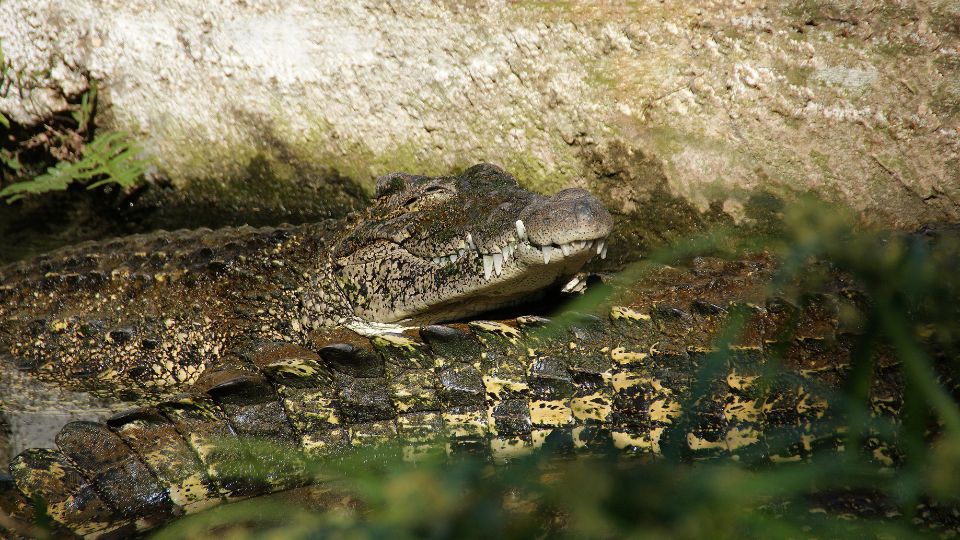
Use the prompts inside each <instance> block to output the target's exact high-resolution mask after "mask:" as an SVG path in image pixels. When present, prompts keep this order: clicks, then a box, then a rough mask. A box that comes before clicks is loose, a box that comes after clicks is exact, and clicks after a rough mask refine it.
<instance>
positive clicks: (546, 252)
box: [541, 246, 553, 264]
mask: <svg viewBox="0 0 960 540" xmlns="http://www.w3.org/2000/svg"><path fill="white" fill-rule="evenodd" d="M541 249H542V250H543V264H550V254H551V253H553V248H552V247H550V246H543V248H541Z"/></svg>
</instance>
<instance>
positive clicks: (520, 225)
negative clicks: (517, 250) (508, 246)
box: [516, 219, 527, 240]
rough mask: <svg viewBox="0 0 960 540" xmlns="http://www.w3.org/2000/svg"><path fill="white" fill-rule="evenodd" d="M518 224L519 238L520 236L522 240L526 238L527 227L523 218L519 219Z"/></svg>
mask: <svg viewBox="0 0 960 540" xmlns="http://www.w3.org/2000/svg"><path fill="white" fill-rule="evenodd" d="M516 225H517V238H519V239H520V240H526V239H527V228H526V227H524V225H523V220H520V219H518V220H517V223H516Z"/></svg>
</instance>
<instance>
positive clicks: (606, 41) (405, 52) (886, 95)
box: [0, 0, 960, 246]
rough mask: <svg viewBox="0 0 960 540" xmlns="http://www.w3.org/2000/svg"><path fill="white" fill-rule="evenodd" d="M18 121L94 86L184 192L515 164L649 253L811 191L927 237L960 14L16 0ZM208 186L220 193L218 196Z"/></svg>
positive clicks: (888, 7)
mask: <svg viewBox="0 0 960 540" xmlns="http://www.w3.org/2000/svg"><path fill="white" fill-rule="evenodd" d="M0 20H3V21H6V22H5V23H4V24H3V25H0V40H2V46H3V50H4V53H5V55H6V61H7V63H8V64H9V68H8V78H11V79H12V80H8V81H7V82H5V83H4V85H3V86H2V87H0V90H2V95H0V112H3V113H4V114H5V115H7V116H9V117H11V118H12V119H14V120H15V121H16V122H19V123H21V124H23V125H29V124H31V123H36V122H40V121H42V120H43V119H44V118H45V117H48V116H49V115H51V114H56V113H57V112H60V111H62V110H65V109H66V108H68V107H69V105H68V103H67V101H65V99H64V95H68V96H69V95H76V94H78V93H81V92H83V91H84V90H85V88H86V87H87V84H88V82H87V81H88V79H89V78H93V79H96V80H97V81H98V82H99V88H100V97H101V102H100V113H99V115H98V117H97V122H98V126H99V127H100V129H121V130H126V131H129V132H131V133H133V134H134V135H135V136H136V137H137V138H138V139H139V140H141V141H142V142H143V143H144V144H145V146H146V148H147V150H148V152H149V153H150V154H152V155H154V156H156V157H157V158H158V159H157V161H156V162H157V167H158V172H159V173H160V175H162V176H164V177H166V178H167V179H169V180H170V181H171V182H172V184H173V185H174V186H177V187H181V188H183V187H185V186H188V185H191V184H193V185H200V186H209V185H217V186H221V185H223V184H226V185H227V186H228V188H229V185H231V182H234V181H237V180H241V181H246V182H248V183H249V177H250V173H249V171H250V169H251V163H258V164H260V165H261V166H262V167H266V168H267V169H268V170H269V174H264V175H262V176H263V178H266V179H268V180H264V181H269V179H273V178H280V179H282V178H284V177H288V178H294V177H296V175H297V174H298V171H302V170H304V169H307V170H311V169H315V168H318V167H320V168H323V169H324V170H332V171H336V173H337V174H340V175H343V176H345V177H348V178H350V179H352V180H354V181H356V182H357V183H359V184H360V185H361V186H363V187H364V188H365V189H367V190H369V189H370V188H371V187H372V180H373V178H374V177H375V176H376V175H379V174H382V173H385V172H389V171H394V170H408V171H416V172H419V173H423V174H439V173H447V172H449V171H450V170H451V169H460V168H464V167H466V166H469V165H470V164H472V163H475V162H477V161H493V162H497V163H500V164H501V165H503V166H504V167H506V168H507V169H509V170H511V171H512V172H514V173H515V174H516V175H517V176H518V177H519V178H520V179H521V182H523V183H525V184H526V185H527V186H528V187H533V188H535V189H538V190H541V191H544V192H552V191H556V190H558V189H560V188H562V187H568V186H580V187H586V188H588V189H591V190H593V191H595V192H597V193H599V194H601V195H602V196H603V197H605V199H606V202H607V203H608V204H609V205H610V207H611V209H612V210H614V211H615V212H616V213H618V214H619V215H621V216H622V218H623V220H625V221H630V222H632V223H633V224H634V227H632V228H630V227H625V228H623V232H622V233H621V235H622V239H621V240H622V241H625V242H626V243H628V244H631V245H642V246H649V245H655V244H657V243H660V242H662V241H664V240H667V239H670V238H673V237H676V236H679V235H682V234H686V233H687V232H689V231H691V230H694V229H696V228H698V227H700V226H702V225H704V224H708V223H712V222H717V221H720V222H734V223H738V224H751V223H754V222H757V221H758V220H759V221H762V220H764V219H767V218H769V217H771V216H773V217H774V218H775V217H776V216H777V215H778V212H779V211H780V210H781V209H782V208H783V205H785V204H789V201H790V200H792V199H793V198H794V197H796V196H798V195H800V194H803V193H813V194H816V195H818V196H820V197H823V198H826V199H828V200H831V201H835V202H840V203H843V204H845V205H847V206H849V207H851V208H853V209H854V210H855V211H857V212H859V213H860V215H861V217H862V218H863V219H864V221H866V222H869V223H875V224H883V225H887V226H891V225H892V226H897V227H902V228H912V227H916V226H918V225H920V224H923V223H929V222H938V221H957V220H958V219H960V154H958V151H960V134H958V129H960V69H958V68H960V22H958V21H960V7H958V6H957V4H956V3H955V2H951V1H948V0H940V1H928V2H896V1H888V2H873V1H870V0H864V1H852V0H850V1H847V0H809V1H802V0H801V1H781V2H774V1H767V2H762V1H758V0H738V1H736V2H727V1H723V2H689V3H688V2H639V3H637V4H632V3H631V5H630V6H629V7H627V6H620V7H618V6H616V5H605V6H604V7H596V6H594V5H592V4H583V5H569V4H566V3H564V4H559V3H558V4H552V3H536V2H529V3H524V2H520V3H515V4H514V3H511V4H502V3H496V2H494V3H487V2H436V3H433V2H389V3H388V2H347V3H334V2H329V3H328V2H319V1H308V2H302V3H296V4H290V3H287V2H279V1H272V2H271V1H260V2H247V1H244V0H235V1H230V0H224V1H221V2H217V3H206V2H203V3H198V2H189V1H186V0H180V1H176V0H164V1H160V2H155V1H152V0H151V1H147V0H133V1H123V2H120V1H111V0H76V1H71V2H62V1H52V0H4V1H3V3H2V4H0ZM211 182H212V184H211Z"/></svg>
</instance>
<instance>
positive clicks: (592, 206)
mask: <svg viewBox="0 0 960 540" xmlns="http://www.w3.org/2000/svg"><path fill="white" fill-rule="evenodd" d="M612 227H613V220H612V218H611V217H610V213H609V212H607V210H606V209H605V208H604V207H603V205H602V204H601V203H600V201H599V200H597V199H596V198H595V197H593V196H592V195H590V193H588V192H587V191H585V190H582V189H566V190H563V191H561V192H559V193H557V194H556V195H554V196H552V197H546V196H543V195H538V194H536V193H532V192H530V191H526V190H524V189H522V188H520V186H519V185H518V184H517V181H516V179H515V178H514V177H513V176H511V175H510V174H508V173H507V172H506V171H504V170H502V169H500V168H499V167H496V166H493V165H489V164H480V165H476V166H474V167H471V168H470V169H468V170H467V171H465V172H464V173H463V174H461V175H460V176H455V177H425V176H413V175H408V174H401V173H397V174H391V175H387V176H384V177H381V178H379V179H378V180H377V198H376V200H375V201H374V203H373V205H372V206H371V208H370V209H369V211H367V212H365V213H364V215H363V216H362V217H361V218H360V219H359V221H358V222H357V223H356V226H355V228H354V229H353V230H352V231H350V232H348V233H346V236H345V237H344V238H343V239H342V240H341V241H340V242H339V244H338V245H337V247H336V248H335V250H334V259H335V267H336V271H337V273H338V275H339V281H340V284H341V286H342V288H343V291H344V293H345V294H346V296H347V298H348V299H349V301H350V303H351V305H352V307H353V310H354V312H355V314H356V315H358V316H359V317H362V318H364V319H366V320H370V321H377V322H396V321H400V320H405V319H412V320H414V321H417V322H433V321H444V320H453V319H458V318H463V317H468V316H470V315H474V314H477V313H480V312H483V311H488V310H491V309H496V308H499V307H504V306H508V305H512V304H516V303H518V302H521V301H523V300H524V299H526V298H529V297H530V296H531V295H532V294H533V293H535V292H538V291H541V290H543V289H545V288H547V287H549V286H551V285H553V284H556V283H558V282H561V281H563V280H565V279H569V278H570V276H572V275H573V274H575V273H576V272H577V271H579V270H580V268H581V267H582V266H583V265H584V264H585V263H586V262H587V261H588V260H589V259H590V258H592V257H594V256H596V255H598V254H601V253H604V251H605V243H604V240H605V238H606V237H607V235H609V234H610V232H611V230H612Z"/></svg>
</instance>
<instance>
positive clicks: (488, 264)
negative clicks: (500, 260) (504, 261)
mask: <svg viewBox="0 0 960 540" xmlns="http://www.w3.org/2000/svg"><path fill="white" fill-rule="evenodd" d="M491 273H493V257H491V256H490V255H484V256H483V279H486V280H489V279H490V274H491Z"/></svg>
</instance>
